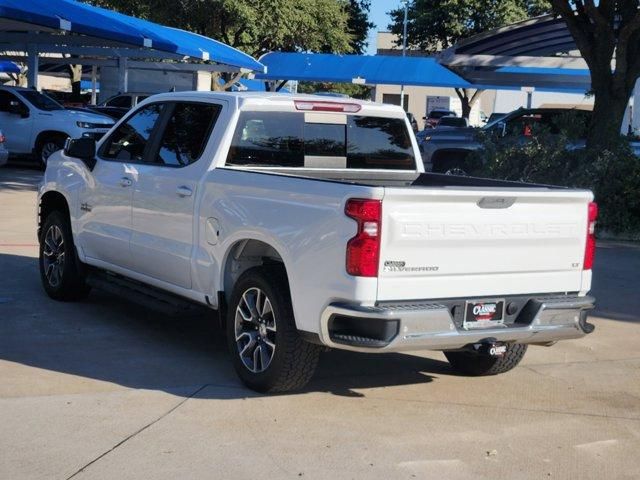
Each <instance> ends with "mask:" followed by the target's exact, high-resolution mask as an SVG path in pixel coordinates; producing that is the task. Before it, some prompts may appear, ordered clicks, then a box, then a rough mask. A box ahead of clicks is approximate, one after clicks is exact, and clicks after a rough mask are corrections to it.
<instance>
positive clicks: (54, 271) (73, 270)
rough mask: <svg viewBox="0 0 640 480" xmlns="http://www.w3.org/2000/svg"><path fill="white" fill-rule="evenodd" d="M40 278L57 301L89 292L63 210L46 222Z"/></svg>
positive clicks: (79, 297) (50, 216) (53, 214)
mask: <svg viewBox="0 0 640 480" xmlns="http://www.w3.org/2000/svg"><path fill="white" fill-rule="evenodd" d="M39 257H40V258H39V264H40V278H41V280H42V286H43V287H44V290H45V292H47V295H49V296H50V297H51V298H53V299H54V300H61V301H71V300H79V299H82V298H84V297H86V296H87V295H88V294H89V291H90V287H89V286H88V285H87V284H86V283H85V281H84V280H85V279H84V276H83V275H82V270H81V264H80V261H79V260H78V258H77V256H76V250H75V246H74V245H73V236H72V235H71V226H70V224H69V220H68V219H67V216H66V215H65V214H63V213H62V212H60V211H53V212H51V213H50V214H49V215H48V216H47V218H46V219H45V221H44V226H43V227H42V233H41V238H40V256H39Z"/></svg>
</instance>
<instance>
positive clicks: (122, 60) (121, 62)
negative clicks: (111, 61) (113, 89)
mask: <svg viewBox="0 0 640 480" xmlns="http://www.w3.org/2000/svg"><path fill="white" fill-rule="evenodd" d="M128 91H129V69H128V68H127V57H118V93H127V92H128Z"/></svg>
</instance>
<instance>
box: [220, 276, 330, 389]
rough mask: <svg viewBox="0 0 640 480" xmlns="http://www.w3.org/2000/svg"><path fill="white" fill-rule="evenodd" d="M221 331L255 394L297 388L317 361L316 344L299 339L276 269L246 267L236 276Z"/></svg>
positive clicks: (237, 367) (284, 285)
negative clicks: (224, 324)
mask: <svg viewBox="0 0 640 480" xmlns="http://www.w3.org/2000/svg"><path fill="white" fill-rule="evenodd" d="M252 305H253V306H255V307H254V308H251V307H252ZM226 330H227V343H228V345H229V352H230V354H231V358H232V361H233V366H234V367H235V370H236V372H237V374H238V376H239V377H240V379H241V380H242V382H243V383H244V384H245V385H246V386H247V387H249V388H251V389H252V390H255V391H257V392H262V393H274V392H287V391H291V390H297V389H300V388H302V387H304V386H305V385H306V384H307V383H308V382H309V380H310V379H311V377H312V376H313V374H314V372H315V369H316V366H317V365H318V357H319V354H320V350H321V347H320V346H318V345H314V344H311V343H308V342H306V341H305V340H303V339H302V338H301V337H300V335H299V333H298V331H297V329H296V326H295V320H294V317H293V309H292V307H291V297H290V294H289V284H288V282H287V278H286V273H285V272H284V269H283V268H281V267H269V268H266V267H256V268H251V269H249V270H247V271H246V272H244V273H243V274H242V275H241V276H240V278H239V279H238V281H237V282H236V284H235V286H234V288H233V292H232V294H231V301H230V302H229V308H228V310H227V322H226ZM257 352H259V353H257Z"/></svg>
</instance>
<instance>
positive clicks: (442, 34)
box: [389, 0, 550, 118]
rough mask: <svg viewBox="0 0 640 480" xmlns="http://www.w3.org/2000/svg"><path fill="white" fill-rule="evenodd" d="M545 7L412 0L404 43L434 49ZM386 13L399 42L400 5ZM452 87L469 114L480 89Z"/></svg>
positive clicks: (499, 0)
mask: <svg viewBox="0 0 640 480" xmlns="http://www.w3.org/2000/svg"><path fill="white" fill-rule="evenodd" d="M549 8H550V6H549V4H548V2H546V0H413V1H412V2H411V3H410V4H409V6H408V15H407V45H408V46H409V48H414V49H418V50H421V51H423V52H425V53H435V52H438V51H440V50H443V49H445V48H449V47H451V46H452V45H455V44H456V43H457V42H459V41H460V40H463V39H465V38H467V37H470V36H472V35H476V34H478V33H482V32H485V31H487V30H491V29H493V28H497V27H502V26H504V25H508V24H510V23H513V22H517V21H519V20H523V19H526V18H528V17H532V16H537V15H541V14H543V13H547V12H548V11H549ZM390 15H391V19H392V23H391V25H389V28H390V30H391V32H392V33H394V34H396V35H397V37H398V40H397V44H398V45H401V44H402V34H403V21H404V9H403V8H399V9H396V10H392V11H391V12H390ZM455 91H456V94H457V95H458V98H460V102H461V104H462V116H463V117H465V118H469V114H470V113H471V108H472V107H473V105H474V103H475V102H476V101H477V100H478V99H479V98H480V95H481V94H482V90H476V91H474V90H473V89H466V88H456V89H455Z"/></svg>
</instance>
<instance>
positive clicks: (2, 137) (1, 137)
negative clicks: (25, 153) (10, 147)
mask: <svg viewBox="0 0 640 480" xmlns="http://www.w3.org/2000/svg"><path fill="white" fill-rule="evenodd" d="M4 141H5V138H4V135H3V134H1V133H0V143H4Z"/></svg>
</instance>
